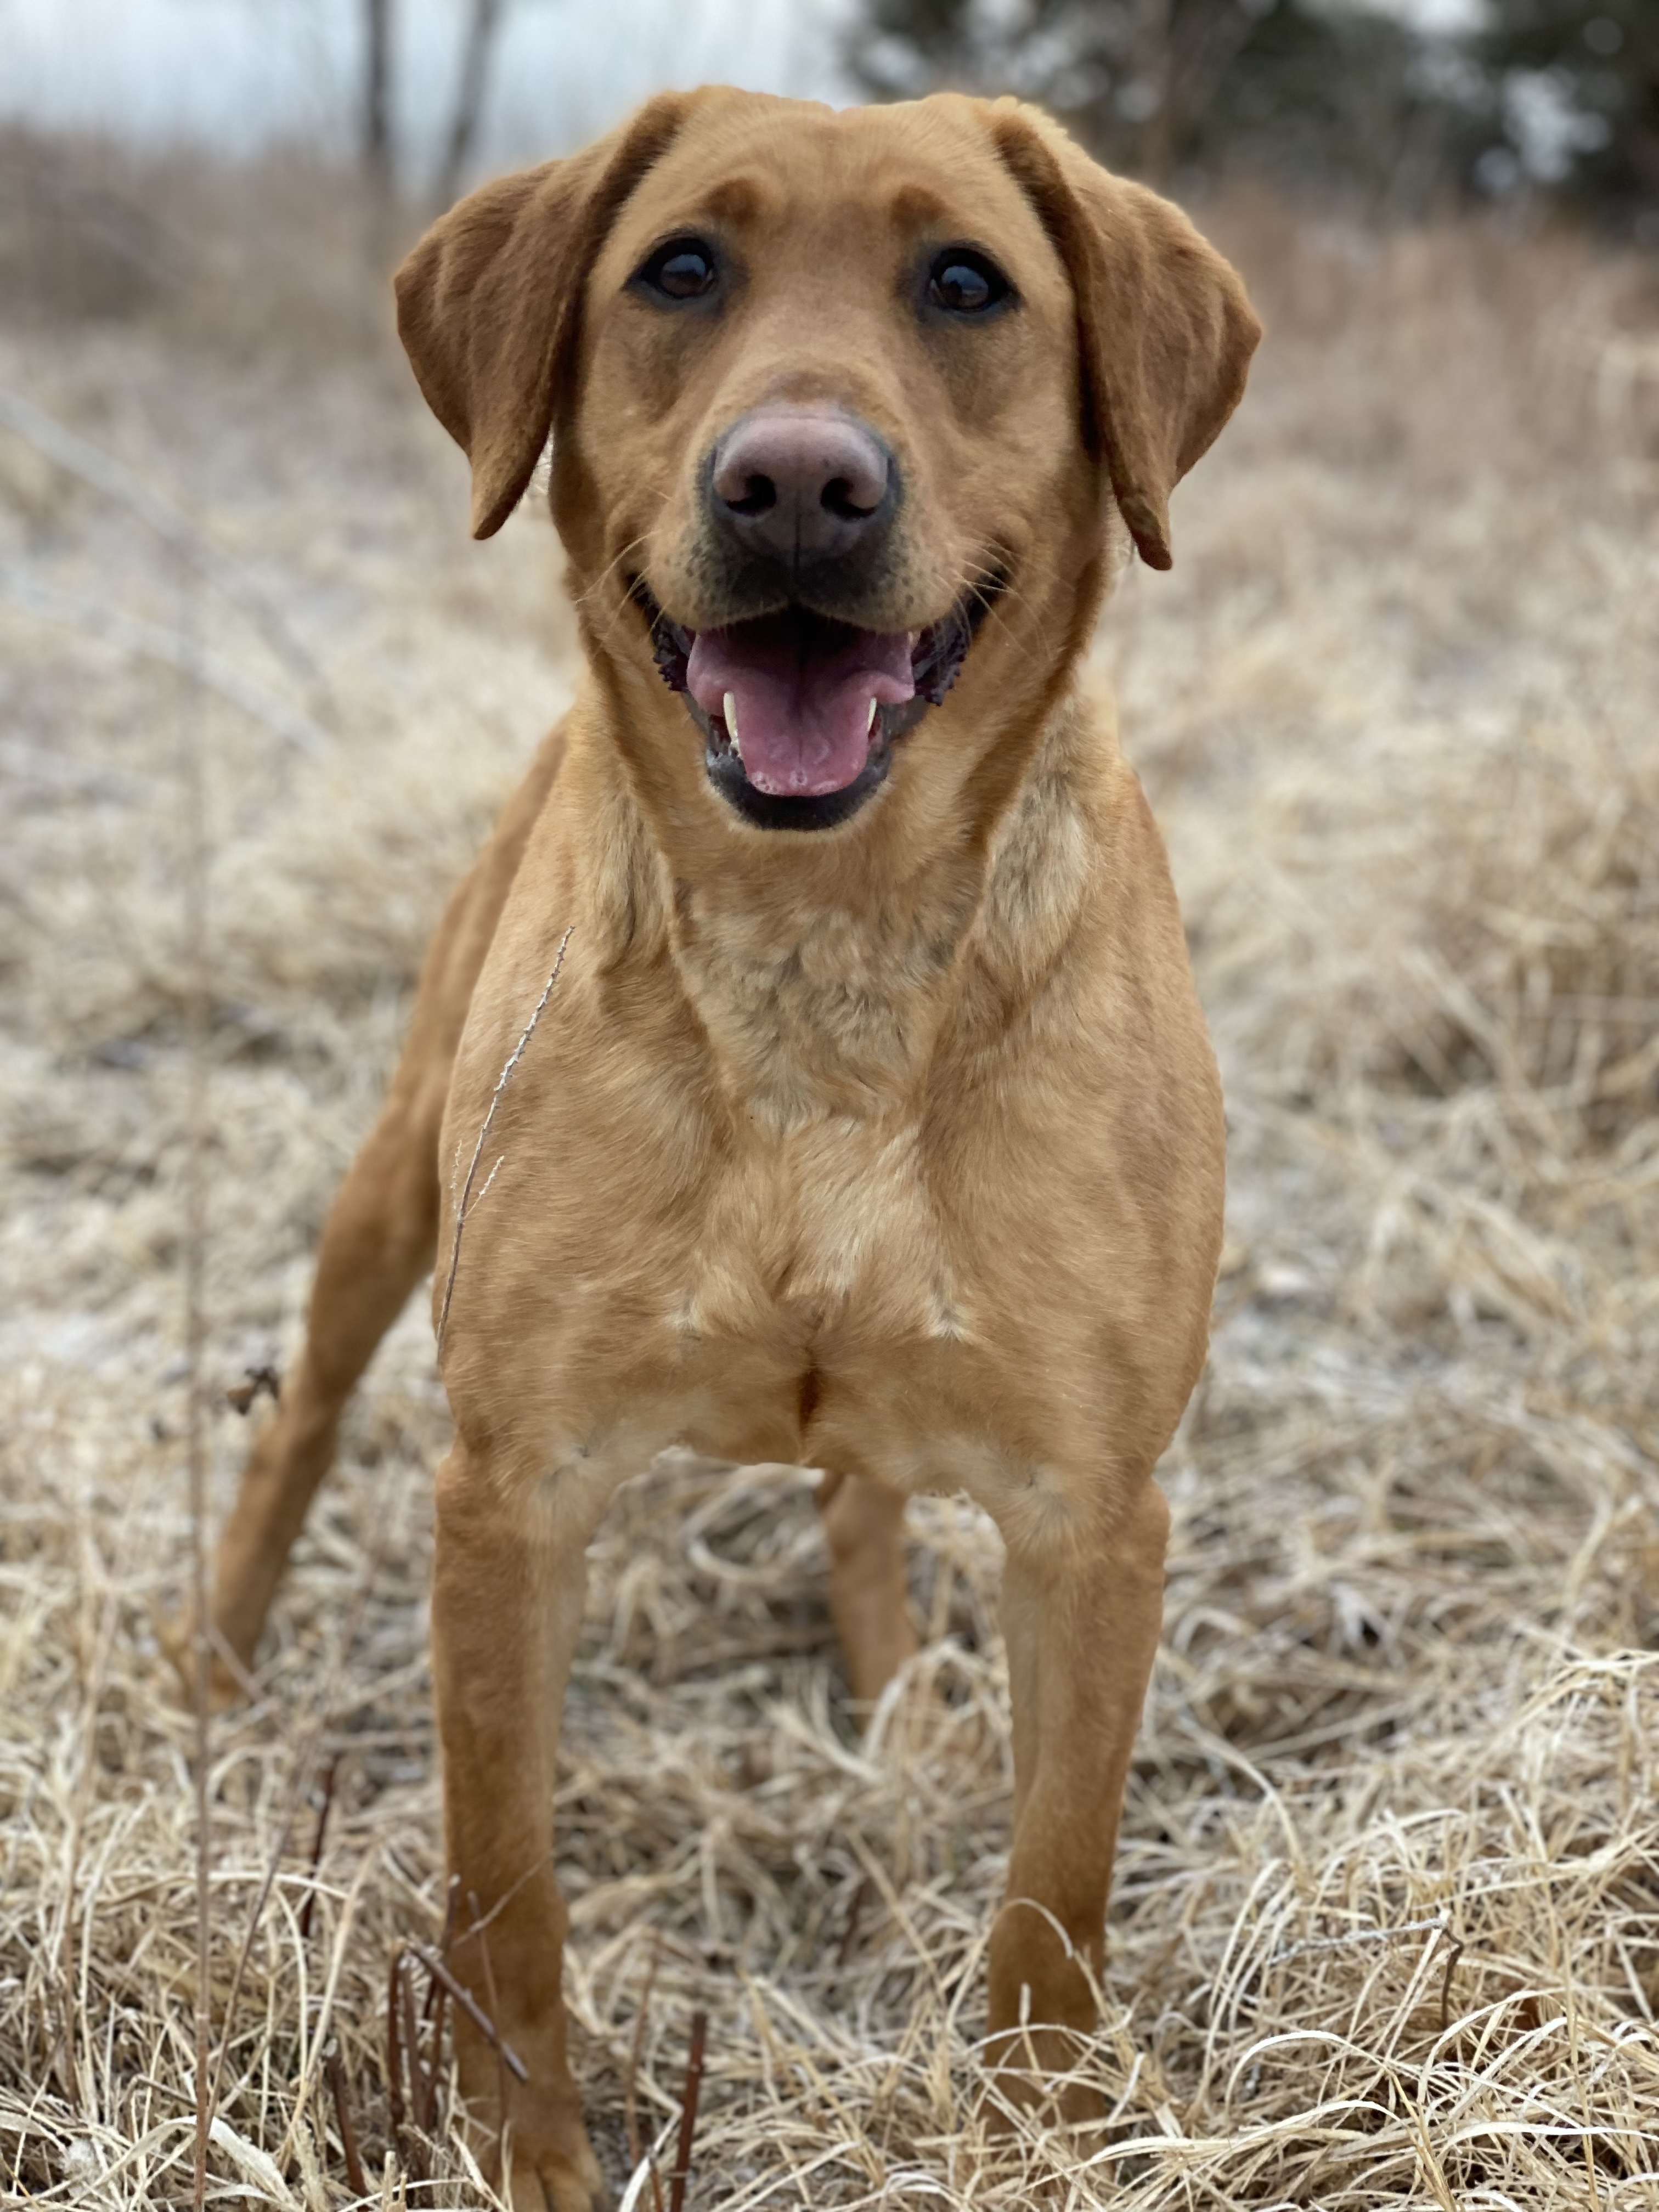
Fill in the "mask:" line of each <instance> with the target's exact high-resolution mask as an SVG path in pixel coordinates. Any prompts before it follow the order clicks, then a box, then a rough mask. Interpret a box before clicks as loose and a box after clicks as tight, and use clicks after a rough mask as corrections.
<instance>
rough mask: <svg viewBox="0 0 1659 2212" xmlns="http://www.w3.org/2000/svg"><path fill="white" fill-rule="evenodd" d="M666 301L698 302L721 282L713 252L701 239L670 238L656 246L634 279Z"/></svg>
mask: <svg viewBox="0 0 1659 2212" xmlns="http://www.w3.org/2000/svg"><path fill="white" fill-rule="evenodd" d="M634 281H635V283H636V284H643V285H644V286H645V287H646V288H647V290H649V291H653V292H657V293H660V295H662V297H663V298H664V299H665V300H701V299H702V297H703V296H704V295H705V294H707V293H709V292H712V291H713V290H714V287H715V285H716V284H717V283H719V282H720V270H719V269H718V267H717V266H716V265H715V261H714V248H713V247H712V246H705V245H704V243H703V241H702V239H700V238H673V239H670V240H669V242H668V244H667V245H666V246H659V247H658V248H657V250H656V252H654V253H653V255H652V256H651V258H650V259H649V260H648V261H647V263H646V264H645V265H644V267H643V268H642V269H641V270H640V271H639V273H638V275H637V276H635V280H634Z"/></svg>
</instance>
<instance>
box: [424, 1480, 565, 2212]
mask: <svg viewBox="0 0 1659 2212" xmlns="http://www.w3.org/2000/svg"><path fill="white" fill-rule="evenodd" d="M499 1459H500V1455H493V1454H489V1453H486V1452H483V1451H479V1450H477V1449H469V1448H468V1447H467V1445H466V1444H465V1443H463V1442H461V1441H459V1440H458V1441H457V1443H456V1446H455V1449H453V1451H452V1453H451V1454H450V1455H449V1457H448V1459H447V1461H446V1462H444V1465H443V1467H442V1468H441V1470H440V1472H439V1475H438V1482H437V1561H436V1568H435V1577H434V1583H433V1595H432V1648H433V1672H434V1680H435V1688H436V1692H437V1701H438V1721H439V1729H440V1732H441V1736H442V1740H443V1761H444V1826H445V1832H446V1838H447V1845H448V1856H449V1869H450V1873H451V1875H452V1877H453V1879H454V1880H455V1882H456V1885H457V1907H458V1909H457V1911H456V1914H455V1919H454V1927H455V1931H456V1932H455V1936H454V1937H453V1941H452V1943H451V1946H450V1961H451V1964H452V1966H453V1970H454V1971H455V1972H456V1973H457V1974H458V1975H459V1978H460V1979H461V1980H462V1981H464V1982H465V1983H466V1984H468V1986H469V1987H470V1988H471V1990H472V1991H473V1993H474V1995H475V1996H477V1999H478V2001H479V2002H481V2003H483V2004H485V2005H486V2006H487V2007H488V2006H489V1997H490V1993H491V1992H492V1991H493V1996H494V2006H493V2009H494V2012H495V2025H496V2027H497V2028H498V2029H499V2030H500V2032H501V2034H502V2035H503V2036H504V2037H505V2039H507V2042H508V2043H509V2044H511V2045H512V2046H513V2050H514V2051H515V2052H516V2053H517V2054H518V2056H519V2057H520V2058H521V2059H522V2060H523V2062H524V2063H525V2066H526V2069H528V2074H529V2079H528V2081H526V2082H524V2083H522V2084H520V2083H519V2082H517V2081H514V2080H513V2078H512V2077H511V2076H510V2075H508V2074H507V2072H506V2070H505V2069H504V2068H503V2067H502V2065H501V2062H500V2060H499V2059H498V2057H497V2055H496V2054H495V2052H494V2051H491V2050H490V2049H489V2046H488V2045H487V2044H486V2043H485V2041H484V2039H483V2036H482V2035H481V2034H479V2033H478V2032H477V2029H476V2028H474V2027H471V2024H470V2023H469V2022H468V2021H465V2019H464V2018H462V2017H460V2016H459V2015H458V2016H457V2017H456V2021H455V2033H456V2047H457V2052H458V2055H459V2062H460V2081H461V2093H462V2095H463V2096H464V2097H465V2100H466V2104H467V2107H468V2110H469V2112H470V2113H471V2116H472V2119H473V2123H474V2126H475V2130H476V2136H475V2141H476V2143H477V2148H478V2151H479V2154H480V2159H481V2163H483V2165H484V2166H485V2168H486V2171H493V2170H494V2167H495V2158H496V2144H497V2141H498V2138H499V2136H500V2134H501V2121H502V2113H501V2090H502V2087H503V2086H504V2087H506V2090H507V2112H506V2116H505V2117H506V2123H507V2135H508V2139H509V2147H508V2152H507V2156H508V2162H509V2166H510V2172H509V2174H508V2176H507V2178H506V2179H505V2181H504V2182H501V2183H500V2185H501V2188H502V2193H503V2195H507V2196H508V2197H509V2198H510V2202H511V2203H512V2204H513V2208H514V2212H526V2208H527V2212H543V2208H544V2206H545V2207H548V2208H550V2212H597V2208H598V2207H599V2206H600V2205H601V2204H602V2203H604V2202H605V2191H604V2188H603V2185H602V2184H601V2181H600V2178H599V2167H598V2166H597V2164H596V2163H595V2160H594V2157H593V2154H592V2149H591V2148H590V2147H589V2144H588V2141H587V2136H586V2132H585V2130H584V2129H583V2126H582V2118H581V2106H580V2099H579V2097H578V2095H577V2092H576V2086H575V2083H574V2081H573V2080H572V2079H571V2075H570V2069H569V2066H568V2063H567V2060H566V2056H565V2012H564V1998H563V1994H562V1987H561V1984H562V1964H563V1953H564V1936H565V1929H566V1926H567V1922H568V1915H567V1913H566V1911H565V1905H564V1900H563V1899H562V1897H561V1896H560V1894H559V1888H558V1885H557V1883H556V1881H555V1880H554V1878H553V1856H552V1855H553V1786H554V1762H555V1759H556V1753H557V1748H558V1740H559V1720H560V1714H561V1711H562V1705H563V1699H564V1691H565V1683H566V1680H567V1679H568V1675H569V1672H570V1662H571V1658H572V1656H573V1654H574V1650H575V1645H576V1638H577V1636H578V1634H579V1633H580V1628H581V1620H582V1606H583V1599H584V1595H585V1593H586V1580H587V1571H586V1547H587V1542H588V1539H589V1538H590V1536H591V1535H592V1532H593V1528H594V1527H595V1526H597V1524H598V1521H599V1516H600V1514H601V1513H602V1512H603V1510H604V1503H605V1501H604V1498H602V1497H599V1496H597V1495H592V1494H590V1493H589V1492H586V1491H584V1490H582V1489H581V1488H580V1486H578V1485H577V1484H576V1483H575V1482H574V1479H573V1480H572V1481H571V1483H570V1485H569V1486H568V1487H567V1488H565V1489H564V1490H563V1491H562V1492H561V1489H560V1487H559V1486H558V1480H557V1479H556V1478H554V1479H552V1480H550V1479H549V1478H548V1477H546V1476H545V1474H543V1473H542V1472H541V1471H540V1470H535V1471H531V1470H528V1469H522V1468H515V1467H512V1466H502V1465H501V1464H500V1463H499ZM474 1899H476V1900H477V1913H478V1916H479V1919H480V1921H481V1923H482V1933H476V1932H474V1922H473V1900H474ZM486 1946H487V1947H488V1957H487V1958H486V1955H485V1948H486Z"/></svg>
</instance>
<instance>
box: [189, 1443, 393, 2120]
mask: <svg viewBox="0 0 1659 2212" xmlns="http://www.w3.org/2000/svg"><path fill="white" fill-rule="evenodd" d="M391 1480H392V1477H391V1476H390V1475H388V1476H387V1478H386V1482H385V1483H383V1484H382V1486H381V1489H380V1493H379V1494H377V1497H376V1499H375V1504H376V1507H377V1508H378V1509H381V1510H376V1512H375V1513H374V1520H373V1524H372V1525H373V1526H374V1529H375V1532H376V1533H375V1540H374V1549H373V1551H372V1552H371V1553H369V1555H368V1563H367V1565H365V1566H364V1569H363V1572H362V1579H361V1580H360V1582H359V1583H358V1584H357V1590H356V1595H355V1596H354V1598H353V1599H352V1601H351V1610H350V1612H349V1613H348V1614H347V1616H346V1620H345V1626H344V1628H343V1630H342V1632H341V1636H340V1642H339V1645H338V1648H337V1650H336V1652H335V1655H334V1659H333V1662H332V1664H331V1667H330V1668H329V1672H328V1674H327V1677H326V1679H325V1681H324V1683H323V1686H322V1690H321V1692H320V1693H319V1697H318V1699H317V1705H316V1709H315V1717H314V1719H313V1723H312V1728H311V1732H310V1734H309V1735H307V1738H306V1740H305V1741H304V1742H303V1743H302V1744H301V1747H300V1750H299V1752H298V1753H297V1754H296V1755H295V1762H294V1787H293V1790H292V1791H291V1792H290V1794H289V1801H288V1808H287V1810H286V1811H285V1812H284V1813H283V1825H282V1826H281V1827H280V1828H279V1829H278V1830H277V1832H276V1844H275V1847H274V1848H273V1850H272V1851H271V1854H270V1858H269V1859H268V1860H267V1861H266V1862H265V1870H264V1877H263V1879H262V1880H261V1881H260V1884H259V1888H258V1894H257V1895H256V1896H255V1898H254V1900H253V1905H252V1910H251V1911H250V1912H249V1914H248V1918H247V1928H246V1932H245V1933H244V1935H243V1937H242V1948H241V1949H240V1951H239V1952H238V1953H237V1954H236V1968H235V1972H234V1973H233V1974H232V1975H231V1978H230V1994H229V1995H228V1996H227V1997H226V1999H225V2025H224V2033H223V2034H222V2036H221V2037H220V2039H219V2056H218V2060H217V2063H216V2065H215V2067H214V2069H213V2093H214V2095H215V2096H217V2095H218V2093H219V2084H220V2083H221V2081H222V2080H223V2079H224V2071H225V2054H226V2052H227V2051H228V2050H229V2048H230V2038H231V2032H232V2030H233V2028H234V2026H235V2020H236V2001H237V1999H238V1997H240V1995H241V1993H242V1981H243V1978H244V1977H245V1975H246V1972H247V1967H248V1961H249V1960H250V1959H252V1956H253V1941H254V1937H255V1936H257V1935H258V1930H259V1922H260V1919H261V1917H262V1916H263V1914H264V1909H265V1906H266V1904H267V1903H268V1902H269V1900H270V1893H271V1891H272V1890H273V1889H274V1888H275V1887H276V1875H277V1873H278V1871H279V1869H281V1866H282V1863H283V1859H284V1858H285V1857H287V1856H288V1840H289V1836H290V1835H291V1834H292V1833H293V1830H294V1820H295V1814H297V1813H298V1812H299V1809H300V1799H301V1793H302V1791H303V1790H304V1788H305V1784H306V1778H307V1775H308V1774H309V1773H310V1771H311V1763H312V1760H313V1758H314V1757H315V1755H316V1752H317V1748H318V1746H319V1744H320V1743H321V1741H322V1739H323V1731H324V1730H325V1728H326V1727H327V1725H328V1716H329V1711H330V1708H331V1705H332V1703H333V1698H334V1692H335V1688H336V1686H337V1683H338V1681H339V1678H340V1676H341V1674H343V1672H344V1670H345V1662H346V1661H347V1659H348V1658H349V1656H351V1647H352V1645H353V1644H354V1643H355V1642H356V1637H357V1630H358V1627H359V1626H360V1625H361V1623H362V1617H363V1613H364V1612H365V1610H366V1608H367V1607H368V1596H369V1592H370V1591H371V1590H372V1589H373V1588H374V1578H375V1577H376V1575H377V1574H378V1573H379V1572H380V1561H381V1559H382V1558H383V1557H384V1556H385V1553H386V1543H387V1541H388V1539H389V1536H390V1534H391V1528H392V1516H391V1514H390V1512H389V1511H388V1510H384V1508H385V1504H386V1491H387V1488H388V1487H389V1485H390V1482H391Z"/></svg>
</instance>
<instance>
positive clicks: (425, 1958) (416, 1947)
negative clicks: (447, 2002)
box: [408, 1943, 530, 2081]
mask: <svg viewBox="0 0 1659 2212" xmlns="http://www.w3.org/2000/svg"><path fill="white" fill-rule="evenodd" d="M408 1948H409V1952H410V1956H411V1957H412V1958H414V1959H416V1960H419V1962H420V1964H421V1965H422V1966H424V1967H425V1968H426V1970H427V1972H428V1974H431V1975H433V1976H434V1977H435V1978H436V1979H437V1980H439V1981H441V1983H442V1984H443V1985H444V1987H445V1988H446V1989H447V1990H448V1991H449V1995H450V1998H451V2000H452V2002H454V2003H455V2004H458V2005H459V2007H460V2008H461V2010H462V2011H463V2012H464V2013H465V2015H466V2016H467V2018H468V2019H469V2020H470V2021H471V2023H472V2025H473V2027H476V2028H477V2031H478V2033H479V2034H480V2035H482V2036H483V2039H484V2041H485V2042H486V2043H487V2044H489V2047H490V2049H491V2050H492V2051H499V2052H500V2053H501V2058H502V2060H503V2062H504V2063H505V2064H506V2067H507V2072H508V2073H509V2074H511V2075H513V2079H514V2080H515V2081H528V2080H529V2079H530V2069H529V2068H528V2067H527V2066H526V2064H525V2063H524V2061H523V2059H522V2058H520V2056H519V2054H518V2052H517V2051H515V2050H514V2049H513V2045H511V2044H510V2043H509V2042H507V2039H506V2038H505V2037H504V2036H503V2035H502V2034H501V2033H500V2031H499V2030H498V2029H497V2027H496V2026H495V2021H493V2020H491V2018H490V2017H489V2014H488V2013H487V2012H486V2011H485V2010H484V2008H483V2006H482V2005H481V2004H480V2003H479V2002H478V2000H477V1997H475V1996H473V1994H472V1992H471V1990H470V1989H468V1988H467V1986H466V1984H465V1983H464V1982H458V1981H457V1980H456V1978H455V1977H454V1975H453V1974H452V1973H451V1972H450V1971H449V1969H448V1967H447V1966H445V1964H444V1962H443V1960H441V1958H440V1957H439V1956H438V1954H437V1953H436V1952H435V1951H432V1950H428V1948H427V1946H426V1945H425V1944H424V1943H411V1944H410V1946H409V1947H408Z"/></svg>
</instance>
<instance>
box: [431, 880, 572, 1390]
mask: <svg viewBox="0 0 1659 2212" xmlns="http://www.w3.org/2000/svg"><path fill="white" fill-rule="evenodd" d="M572 927H573V928H574V923H573V925H572ZM569 942H570V930H568V929H567V930H566V931H565V933H564V935H563V936H562V938H561V939H559V950H558V954H557V957H556V958H555V960H554V963H553V972H552V974H551V975H550V976H549V977H548V979H547V981H546V982H545V983H544V985H543V987H542V995H541V996H540V998H539V999H538V1000H537V1001H536V1011H535V1012H534V1013H533V1014H532V1016H531V1017H530V1019H529V1020H528V1021H527V1022H526V1024H525V1025H524V1034H523V1035H522V1036H520V1039H519V1042H517V1044H515V1045H514V1046H513V1049H512V1051H511V1052H510V1053H509V1054H507V1065H506V1066H505V1067H503V1068H502V1070H501V1073H500V1074H499V1075H498V1076H497V1077H496V1079H495V1089H494V1091H491V1093H490V1094H489V1109H488V1111H487V1112H486V1113H485V1115H484V1117H483V1127H481V1128H480V1129H479V1131H478V1141H477V1144H476V1145H474V1146H473V1147H472V1162H471V1166H470V1167H469V1168H468V1169H467V1171H466V1182H465V1185H464V1187H463V1188H462V1191H461V1197H460V1203H459V1205H458V1206H457V1207H456V1209H455V1235H454V1240H453V1243H452V1244H451V1246H450V1251H449V1273H448V1276H447V1279H446V1280H445V1283H444V1302H443V1304H442V1306H441V1309H440V1310H439V1314H438V1350H439V1351H440V1352H442V1350H443V1348H444V1331H445V1329H446V1328H447V1327H448V1325H449V1302H450V1300H451V1299H452V1298H453V1297H454V1295H455V1271H456V1269H457V1268H458V1267H459V1266H460V1264H461V1232H462V1231H463V1230H465V1227H466V1210H467V1207H468V1206H469V1205H470V1204H471V1198H472V1185H473V1183H474V1182H475V1181H476V1180H477V1173H478V1161H479V1158H480V1156H481V1155H482V1153H483V1148H484V1142H485V1139H487V1138H488V1137H489V1125H490V1123H491V1122H492V1121H494V1120H495V1109H496V1108H497V1107H498V1106H499V1105H500V1104H501V1093H502V1092H503V1091H505V1090H506V1089H507V1084H508V1083H509V1082H510V1081H511V1079H512V1076H513V1069H514V1068H515V1067H516V1066H518V1064H519V1062H520V1060H522V1059H523V1057H524V1049H525V1047H526V1045H527V1044H528V1043H529V1042H530V1040H531V1038H532V1036H534V1035H535V1034H536V1024H537V1023H538V1021H540V1019H541V1018H542V1009H543V1008H544V1006H546V1004H547V1002H548V1000H550V998H551V997H552V995H553V986H554V985H555V984H556V982H557V981H558V980H559V970H560V969H562V967H563V966H564V949H565V947H566V945H568V944H569ZM500 1164H501V1163H500V1162H499V1161H497V1162H496V1166H497V1167H499V1166H500ZM489 1173H490V1180H491V1182H494V1180H495V1168H492V1169H491V1170H490V1171H489Z"/></svg>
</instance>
